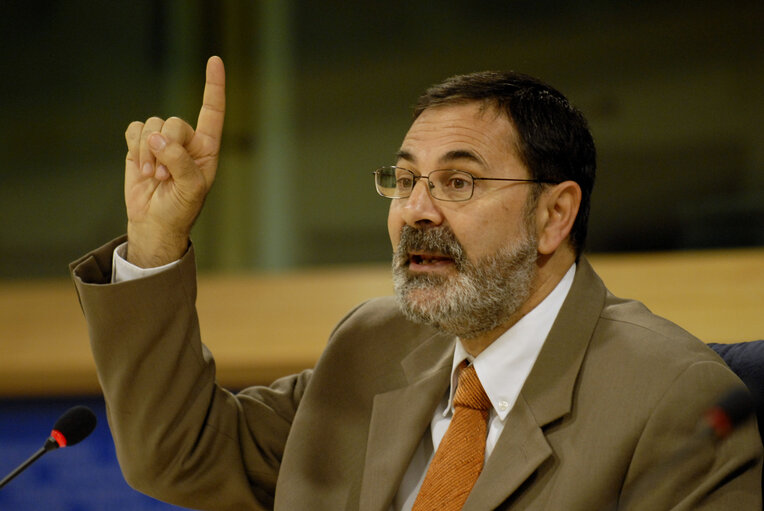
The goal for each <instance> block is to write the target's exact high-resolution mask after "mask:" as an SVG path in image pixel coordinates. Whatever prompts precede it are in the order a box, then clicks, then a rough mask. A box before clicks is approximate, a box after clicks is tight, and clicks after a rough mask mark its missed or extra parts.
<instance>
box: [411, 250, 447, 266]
mask: <svg viewBox="0 0 764 511" xmlns="http://www.w3.org/2000/svg"><path fill="white" fill-rule="evenodd" d="M453 262H454V260H453V258H451V257H449V256H446V255H443V254H436V253H426V252H412V253H409V268H410V269H434V268H438V267H443V266H447V265H451V264H453Z"/></svg>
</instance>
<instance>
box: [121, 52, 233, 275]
mask: <svg viewBox="0 0 764 511" xmlns="http://www.w3.org/2000/svg"><path fill="white" fill-rule="evenodd" d="M224 116H225V70H224V68H223V61H222V60H221V59H220V58H219V57H211V58H210V59H209V60H208V61H207V78H206V83H205V85H204V99H203V101H202V108H201V110H200V111H199V118H198V120H197V123H196V130H194V129H193V128H192V127H191V126H190V125H189V124H188V123H187V122H185V121H183V120H182V119H180V118H178V117H171V118H169V119H167V120H166V121H163V120H162V119H160V118H158V117H152V118H150V119H148V120H146V122H138V121H136V122H133V123H131V124H130V126H128V128H127V131H126V132H125V139H126V140H127V148H128V151H127V158H126V160H125V205H126V207H127V242H128V245H127V260H128V261H130V262H131V263H133V264H135V265H137V266H141V267H144V268H149V267H154V266H161V265H163V264H166V263H169V262H172V261H175V260H177V259H179V258H180V257H181V256H182V255H183V254H184V253H185V251H186V249H187V248H188V240H189V235H190V232H191V227H192V226H193V224H194V221H195V220H196V217H197V216H198V215H199V212H200V211H201V209H202V205H203V204H204V198H205V197H206V196H207V193H208V192H209V190H210V188H211V187H212V183H213V181H214V180H215V173H216V171H217V166H218V157H219V154H220V139H221V136H222V132H223V118H224Z"/></svg>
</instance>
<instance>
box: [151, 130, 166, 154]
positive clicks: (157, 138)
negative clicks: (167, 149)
mask: <svg viewBox="0 0 764 511" xmlns="http://www.w3.org/2000/svg"><path fill="white" fill-rule="evenodd" d="M149 145H150V146H151V148H152V149H153V150H155V151H161V150H162V149H164V146H165V145H166V142H165V140H164V137H162V135H160V134H159V133H154V134H153V135H151V136H150V137H149Z"/></svg>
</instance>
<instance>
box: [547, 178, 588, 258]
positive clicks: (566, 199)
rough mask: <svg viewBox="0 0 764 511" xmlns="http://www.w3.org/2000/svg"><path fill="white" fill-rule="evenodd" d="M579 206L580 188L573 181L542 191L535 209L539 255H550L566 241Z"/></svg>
mask: <svg viewBox="0 0 764 511" xmlns="http://www.w3.org/2000/svg"><path fill="white" fill-rule="evenodd" d="M580 204H581V187H580V186H578V183H576V182H575V181H563V182H562V183H560V184H557V185H555V186H553V187H550V188H548V189H546V190H544V192H543V193H542V194H541V196H540V197H539V202H538V206H537V208H536V227H537V229H538V230H537V232H538V251H539V253H541V254H544V255H549V254H552V253H553V252H554V251H555V250H557V249H558V248H559V247H560V245H561V244H562V243H563V242H564V241H566V240H567V239H568V236H569V235H570V231H571V229H573V223H574V222H575V220H576V215H577V214H578V207H579V206H580Z"/></svg>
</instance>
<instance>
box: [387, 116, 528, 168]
mask: <svg viewBox="0 0 764 511" xmlns="http://www.w3.org/2000/svg"><path fill="white" fill-rule="evenodd" d="M516 147H517V137H516V133H515V129H514V127H513V126H512V123H511V122H510V121H509V119H508V118H507V116H506V114H504V113H503V112H500V111H499V110H497V109H496V108H494V107H492V106H487V105H485V104H483V103H481V102H469V103H461V104H455V105H441V106H436V107H430V108H428V109H426V110H424V111H423V112H422V113H421V114H420V115H419V117H417V118H416V120H414V122H413V124H412V125H411V127H410V128H409V131H408V133H406V136H405V138H404V139H403V143H402V144H401V151H400V155H401V156H402V157H403V159H406V160H411V161H412V162H413V163H420V162H421V163H422V164H425V162H427V164H433V163H434V162H436V161H441V160H448V159H449V158H452V157H453V156H454V155H457V156H458V155H461V156H468V155H469V154H472V155H474V157H475V159H476V160H477V163H482V164H483V165H484V166H486V167H493V166H496V165H497V164H499V163H500V162H501V161H504V160H507V159H509V160H513V161H516V160H517V150H516ZM466 159H471V158H469V157H467V158H466ZM443 163H445V162H443Z"/></svg>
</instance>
